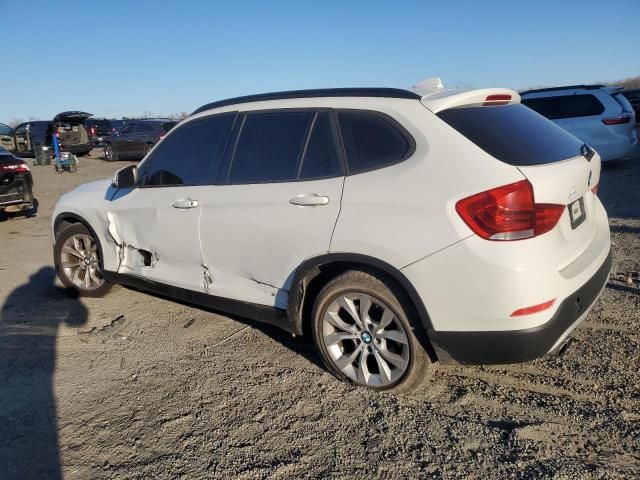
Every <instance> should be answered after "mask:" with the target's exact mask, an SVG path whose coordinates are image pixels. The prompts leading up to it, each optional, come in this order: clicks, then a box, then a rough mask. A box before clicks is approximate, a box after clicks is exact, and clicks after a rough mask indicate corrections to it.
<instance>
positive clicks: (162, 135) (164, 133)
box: [158, 132, 167, 138]
mask: <svg viewBox="0 0 640 480" xmlns="http://www.w3.org/2000/svg"><path fill="white" fill-rule="evenodd" d="M166 134H167V132H160V136H159V137H158V138H162V137H164V136H165V135H166Z"/></svg>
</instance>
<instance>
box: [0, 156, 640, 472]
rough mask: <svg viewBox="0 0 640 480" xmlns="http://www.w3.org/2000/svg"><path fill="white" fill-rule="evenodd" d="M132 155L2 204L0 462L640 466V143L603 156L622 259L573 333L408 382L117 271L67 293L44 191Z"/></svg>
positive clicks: (193, 466) (176, 467)
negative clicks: (610, 158) (331, 367)
mask: <svg viewBox="0 0 640 480" xmlns="http://www.w3.org/2000/svg"><path fill="white" fill-rule="evenodd" d="M126 164H127V163H126V162H120V163H118V164H110V163H107V162H103V161H101V160H99V159H98V158H97V155H94V156H93V157H85V158H82V159H81V164H80V168H79V171H78V173H75V174H68V173H67V174H64V175H61V176H57V175H55V174H54V173H53V168H52V167H34V169H33V172H34V177H35V192H36V196H37V197H38V198H39V200H40V211H39V213H38V215H37V217H35V218H31V219H23V218H21V219H13V220H9V221H5V222H1V223H0V242H1V243H0V245H1V248H2V249H1V252H2V253H1V255H0V304H2V310H1V318H0V382H1V383H0V477H2V478H16V479H18V478H20V479H23V478H55V477H56V476H60V475H63V476H64V477H65V478H68V479H76V478H77V479H86V478H92V479H93V478H161V479H165V478H167V479H168V478H189V479H192V478H247V479H248V478H267V477H268V478H292V477H303V478H326V477H336V478H354V477H375V478H394V479H395V478H436V479H437V478H523V479H524V478H562V479H565V478H572V479H577V478H580V479H583V478H586V479H589V478H624V479H629V478H632V477H636V478H637V477H639V476H640V402H639V399H640V378H639V376H638V370H639V369H640V356H639V354H638V351H639V350H638V347H639V344H640V334H639V333H638V330H639V329H638V323H639V320H640V289H639V287H638V285H639V282H640V279H639V278H638V277H637V272H639V271H640V156H636V157H635V158H632V159H630V160H628V161H624V162H618V163H615V164H611V165H607V168H605V170H604V172H603V176H602V181H601V194H600V195H601V198H602V200H603V202H604V203H605V206H606V207H607V209H608V211H609V214H610V216H611V229H612V238H613V242H614V247H613V248H614V262H615V264H616V268H615V269H614V273H613V275H612V279H611V281H610V282H609V283H608V285H607V288H606V289H605V291H604V294H603V295H602V297H601V298H600V299H599V300H598V302H597V304H596V305H595V307H594V309H593V311H592V313H591V314H590V315H589V317H588V319H587V321H586V322H585V323H584V324H583V325H582V326H581V328H579V329H578V330H577V331H576V332H575V333H574V335H573V338H574V340H573V341H572V342H571V344H570V347H569V348H568V350H567V351H566V352H565V353H564V354H563V355H562V356H561V357H549V358H544V359H540V360H537V361H535V362H530V363H526V364H521V365H507V366H499V367H475V368H469V367H457V366H442V365H436V366H435V369H434V375H433V379H432V380H431V381H430V383H429V384H428V385H426V386H425V388H424V389H423V390H421V391H419V392H417V393H414V394H411V395H403V396H391V395H380V394H376V393H373V392H370V391H367V390H364V389H357V388H354V387H351V386H348V385H344V384H341V383H339V382H338V381H336V380H335V379H334V378H333V377H332V376H331V375H330V374H328V373H327V372H326V371H325V370H324V369H323V368H322V366H321V365H320V360H319V358H318V357H317V355H316V354H315V353H314V349H313V348H312V347H311V346H310V345H309V344H308V343H307V342H306V341H305V340H303V339H300V338H292V337H291V336H289V335H287V334H285V333H282V332H280V331H278V330H276V329H274V328H271V327H268V326H262V325H258V324H254V323H251V322H248V321H244V320H242V319H239V318H232V317H228V316H222V315H217V314H213V313H209V312H206V311H203V310H200V309H196V308H191V307H189V306H185V305H181V304H176V303H172V302H169V301H166V300H162V299H159V298H156V297H153V296H150V295H147V294H144V293H140V292H137V291H134V290H128V289H125V288H118V289H114V290H113V291H112V292H111V294H110V295H109V296H108V297H106V298H104V299H82V300H79V299H75V298H72V297H71V296H69V294H68V293H67V292H65V291H64V290H62V289H61V288H60V284H59V283H58V281H57V280H56V279H55V275H54V271H53V268H52V258H51V257H52V250H51V240H50V237H49V222H50V215H51V211H52V209H53V205H54V203H55V201H56V199H57V198H58V197H59V196H60V195H61V194H62V193H64V192H66V191H69V190H70V189H71V188H73V187H74V186H75V185H78V184H80V183H84V182H86V181H89V180H93V179H98V178H104V177H106V176H110V175H111V174H112V172H113V171H114V170H115V169H116V168H118V167H121V166H124V165H126ZM630 272H636V273H635V274H633V273H632V275H631V278H630V280H631V282H629V283H627V281H626V280H627V277H628V276H629V275H628V273H630ZM634 275H636V276H635V277H634Z"/></svg>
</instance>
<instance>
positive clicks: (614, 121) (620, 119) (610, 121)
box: [602, 113, 631, 125]
mask: <svg viewBox="0 0 640 480" xmlns="http://www.w3.org/2000/svg"><path fill="white" fill-rule="evenodd" d="M630 121H631V117H630V116H629V115H628V114H626V113H623V114H622V115H619V116H617V117H610V118H603V119H602V123H604V124H605V125H622V124H623V123H629V122H630Z"/></svg>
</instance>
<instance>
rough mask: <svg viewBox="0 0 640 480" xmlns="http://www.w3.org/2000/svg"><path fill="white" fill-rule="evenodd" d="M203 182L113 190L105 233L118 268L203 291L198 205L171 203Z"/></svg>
mask: <svg viewBox="0 0 640 480" xmlns="http://www.w3.org/2000/svg"><path fill="white" fill-rule="evenodd" d="M202 188H203V187H167V188H137V189H132V190H127V191H118V192H117V193H116V195H114V197H113V199H112V200H111V203H110V206H109V207H110V208H109V213H108V222H109V235H110V236H111V238H112V239H113V241H114V242H115V245H116V248H117V255H118V260H119V264H118V267H117V272H118V273H120V274H127V275H135V276H139V277H143V278H145V279H148V280H153V281H156V282H160V283H166V284H168V285H173V286H176V287H180V288H186V289H190V290H196V291H204V292H205V293H209V292H207V289H208V285H209V282H208V281H207V282H206V286H205V280H204V278H205V272H206V276H207V277H210V275H209V273H208V269H207V268H206V267H203V265H204V262H203V258H202V252H201V249H200V240H199V236H198V229H199V226H198V224H199V221H200V210H199V209H198V208H194V209H188V210H185V209H177V208H173V207H172V204H173V203H174V202H175V201H177V200H179V199H182V198H183V197H188V196H193V195H194V194H196V193H202V192H194V191H193V189H202Z"/></svg>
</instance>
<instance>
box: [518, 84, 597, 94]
mask: <svg viewBox="0 0 640 480" xmlns="http://www.w3.org/2000/svg"><path fill="white" fill-rule="evenodd" d="M605 86H606V85H566V86H564V87H549V88H537V89H535V90H525V91H523V92H520V95H525V94H527V93H542V92H554V91H556V90H573V89H577V88H583V89H585V90H597V89H598V88H604V87H605Z"/></svg>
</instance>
